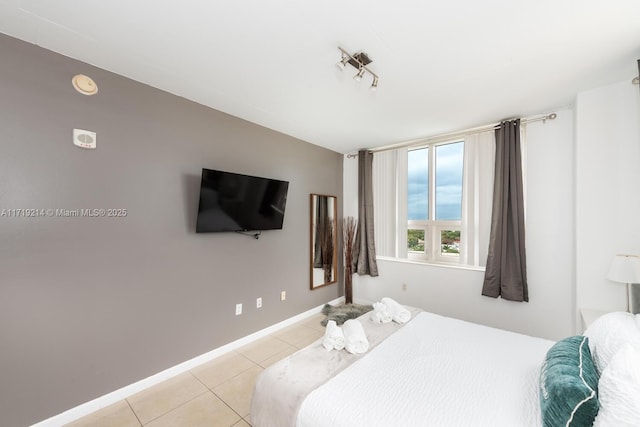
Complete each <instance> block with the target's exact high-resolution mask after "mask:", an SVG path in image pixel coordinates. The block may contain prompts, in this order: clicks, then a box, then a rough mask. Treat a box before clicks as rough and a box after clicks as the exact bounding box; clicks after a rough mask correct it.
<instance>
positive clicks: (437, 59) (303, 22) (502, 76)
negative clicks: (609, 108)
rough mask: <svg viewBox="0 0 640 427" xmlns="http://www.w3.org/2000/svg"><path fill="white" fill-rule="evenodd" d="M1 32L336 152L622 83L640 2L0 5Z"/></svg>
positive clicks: (253, 0)
mask: <svg viewBox="0 0 640 427" xmlns="http://www.w3.org/2000/svg"><path fill="white" fill-rule="evenodd" d="M0 32H2V33H5V34H8V35H11V36H13V37H17V38H19V39H22V40H25V41H28V42H31V43H34V44H36V45H39V46H42V47H44V48H47V49H50V50H53V51H55V52H59V53H61V54H63V55H66V56H69V57H72V58H76V59H79V60H81V61H84V62H87V63H90V64H93V65H95V66H98V67H100V68H103V69H106V70H109V71H113V72H115V73H118V74H121V75H124V76H127V77H129V78H131V79H134V80H137V81H140V82H143V83H146V84H149V85H151V86H153V87H156V88H160V89H163V90H165V91H168V92H171V93H173V94H176V95H179V96H182V97H185V98H188V99H191V100H193V101H196V102H199V103H201V104H204V105H207V106H210V107H212V108H215V109H217V110H221V111H224V112H226V113H229V114H232V115H234V116H238V117H241V118H243V119H246V120H249V121H251V122H254V123H258V124H260V125H262V126H265V127H268V128H271V129H274V130H277V131H279V132H282V133H285V134H288V135H291V136H294V137H296V138H300V139H302V140H305V141H307V142H310V143H312V144H316V145H320V146H323V147H326V148H329V149H331V150H334V151H337V152H340V153H347V152H351V151H353V150H356V149H359V148H372V147H379V146H383V145H389V144H393V143H398V142H402V141H406V140H411V139H416V138H421V137H426V136H431V135H436V134H440V133H444V132H450V131H455V130H460V129H464V128H469V127H474V126H479V125H484V124H487V123H492V122H496V121H499V120H501V119H504V118H511V117H516V116H528V115H534V114H539V113H546V112H549V111H552V110H553V109H556V108H561V107H566V106H568V105H570V104H572V103H573V102H574V100H575V96H576V94H577V93H578V92H580V91H583V90H588V89H591V88H595V87H599V86H603V85H607V84H609V83H614V82H619V81H622V80H625V79H628V80H629V82H631V79H632V78H633V77H634V76H637V75H638V69H637V65H636V60H637V59H638V58H640V2H638V1H637V0H612V1H603V0H583V1H570V0H538V1H526V2H525V1H522V0H519V1H513V0H510V1H509V0H484V1H473V0H466V1H465V0H448V1H437V2H436V1H429V0H421V1H419V0H396V1H393V2H391V1H387V2H382V1H379V2H375V1H363V0H351V1H344V0H342V1H338V0H324V1H316V2H310V1H304V0H297V1H294V0H271V1H265V0H236V1H221V0H182V1H170V0H136V1H131V0H126V1H125V0H111V1H104V0H58V1H50V0H0ZM337 46H342V47H343V48H345V49H346V50H348V51H349V52H351V53H356V52H358V51H364V52H366V53H367V54H368V55H369V57H370V58H371V59H372V60H373V62H372V63H371V64H370V65H369V68H371V70H372V71H374V72H375V73H376V74H378V75H379V76H380V83H379V88H378V90H377V91H375V92H373V91H371V90H369V86H370V84H371V78H370V77H369V76H365V78H364V79H363V80H362V81H361V82H356V81H354V80H353V79H352V77H353V75H354V74H355V69H353V68H350V66H347V69H345V70H344V71H340V70H339V69H338V68H337V67H336V66H335V64H336V63H337V62H338V61H339V59H340V53H339V51H338V49H337ZM97 84H98V86H99V85H100V82H99V81H98V82H97ZM629 84H631V83H629Z"/></svg>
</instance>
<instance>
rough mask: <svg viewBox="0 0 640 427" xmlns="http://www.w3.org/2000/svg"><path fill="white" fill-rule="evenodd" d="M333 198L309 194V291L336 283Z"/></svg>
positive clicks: (336, 243)
mask: <svg viewBox="0 0 640 427" xmlns="http://www.w3.org/2000/svg"><path fill="white" fill-rule="evenodd" d="M337 212H338V210H337V200H336V197H335V196H326V195H322V194H311V221H310V224H311V228H310V229H311V238H310V241H311V262H310V264H311V289H316V288H319V287H321V286H326V285H330V284H332V283H336V282H337V281H338V262H337V261H338V256H337V249H338V240H337V239H338V230H337V223H336V218H337V216H338V214H337Z"/></svg>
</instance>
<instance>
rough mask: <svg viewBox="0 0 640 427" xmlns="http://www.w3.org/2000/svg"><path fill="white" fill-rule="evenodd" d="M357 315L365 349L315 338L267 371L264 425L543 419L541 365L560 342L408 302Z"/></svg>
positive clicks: (255, 412) (256, 409) (258, 390)
mask: <svg viewBox="0 0 640 427" xmlns="http://www.w3.org/2000/svg"><path fill="white" fill-rule="evenodd" d="M410 311H411V312H412V319H411V320H410V321H409V322H407V323H406V324H397V323H388V324H384V325H379V324H374V323H372V322H370V321H369V320H368V314H365V315H363V316H361V317H360V318H359V320H360V321H361V323H362V325H363V327H364V328H365V331H366V333H367V336H368V337H369V341H370V347H369V351H367V352H366V353H365V354H363V355H352V354H349V353H347V352H346V351H339V352H338V351H335V350H334V351H326V350H325V349H324V348H323V347H322V346H321V344H320V341H321V340H319V341H317V342H315V343H313V344H312V345H310V346H309V347H307V348H306V349H303V350H301V351H299V352H298V353H295V354H293V355H291V356H290V357H289V358H286V359H284V360H282V361H280V362H278V363H277V364H275V365H273V366H271V367H270V368H269V369H267V370H265V371H264V372H263V373H262V374H261V376H260V377H259V378H258V380H257V383H256V387H255V392H254V398H253V401H252V407H251V418H252V424H253V426H255V427H267V426H277V427H286V426H304V427H313V426H318V427H321V426H322V427H326V426H349V427H353V426H391V425H402V426H431V425H433V426H465V425H470V426H471V425H473V426H492V427H498V426H505V427H507V426H508V427H513V426H523V427H524V426H540V425H541V418H540V409H539V408H540V405H539V400H538V393H539V387H538V378H539V371H540V364H541V362H542V360H543V359H544V357H545V354H546V353H547V351H548V350H549V348H550V347H551V346H552V345H553V344H554V342H553V341H549V340H545V339H540V338H534V337H530V336H525V335H521V334H516V333H513V332H508V331H504V330H499V329H494V328H490V327H486V326H481V325H477V324H473V323H469V322H464V321H461V320H457V319H452V318H448V317H444V316H439V315H436V314H432V313H428V312H424V311H420V310H418V309H410Z"/></svg>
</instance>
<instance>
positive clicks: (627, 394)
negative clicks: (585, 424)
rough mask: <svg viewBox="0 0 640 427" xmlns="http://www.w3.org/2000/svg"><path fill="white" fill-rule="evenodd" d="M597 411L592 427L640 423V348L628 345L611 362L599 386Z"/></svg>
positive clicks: (622, 426)
mask: <svg viewBox="0 0 640 427" xmlns="http://www.w3.org/2000/svg"><path fill="white" fill-rule="evenodd" d="M598 400H599V401H600V411H599V412H598V416H597V417H596V419H595V422H594V424H593V425H594V427H637V426H638V424H639V423H640V348H639V347H635V346H630V345H627V346H625V347H623V348H622V349H620V350H619V351H618V352H617V353H616V355H615V356H614V357H613V359H611V361H610V362H609V365H608V366H607V368H606V369H605V370H604V372H603V373H602V376H601V377H600V382H599V383H598Z"/></svg>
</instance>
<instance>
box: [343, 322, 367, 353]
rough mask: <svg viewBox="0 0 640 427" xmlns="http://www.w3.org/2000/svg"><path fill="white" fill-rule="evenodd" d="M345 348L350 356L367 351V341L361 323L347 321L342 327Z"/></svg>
mask: <svg viewBox="0 0 640 427" xmlns="http://www.w3.org/2000/svg"><path fill="white" fill-rule="evenodd" d="M342 331H343V332H344V341H345V348H346V349H347V351H348V352H349V353H351V354H360V353H364V352H366V351H367V350H369V340H368V339H367V335H366V334H365V333H364V328H363V327H362V323H360V321H359V320H356V319H349V320H347V321H346V322H344V325H342Z"/></svg>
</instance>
